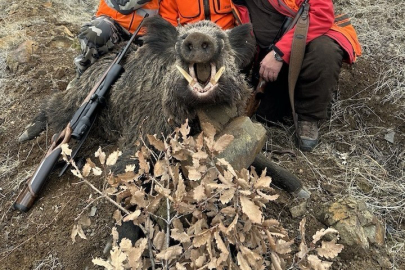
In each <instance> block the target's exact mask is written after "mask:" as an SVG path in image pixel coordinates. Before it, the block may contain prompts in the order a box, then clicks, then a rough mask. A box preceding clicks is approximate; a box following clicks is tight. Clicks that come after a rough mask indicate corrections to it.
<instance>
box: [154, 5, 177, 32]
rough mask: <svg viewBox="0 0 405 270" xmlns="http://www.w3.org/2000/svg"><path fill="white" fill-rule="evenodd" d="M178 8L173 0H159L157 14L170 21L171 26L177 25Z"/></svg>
mask: <svg viewBox="0 0 405 270" xmlns="http://www.w3.org/2000/svg"><path fill="white" fill-rule="evenodd" d="M178 14H179V10H178V8H177V2H176V1H175V0H161V2H160V7H159V15H160V16H161V17H162V18H163V19H165V20H166V21H168V22H169V23H171V24H172V25H173V26H175V27H177V26H178V21H177V19H178V18H179V15H178Z"/></svg>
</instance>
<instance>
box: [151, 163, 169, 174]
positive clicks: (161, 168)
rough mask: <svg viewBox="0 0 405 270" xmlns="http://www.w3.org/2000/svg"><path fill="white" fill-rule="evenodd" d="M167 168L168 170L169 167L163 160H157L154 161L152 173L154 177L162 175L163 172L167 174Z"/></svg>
mask: <svg viewBox="0 0 405 270" xmlns="http://www.w3.org/2000/svg"><path fill="white" fill-rule="evenodd" d="M168 170H169V167H168V166H167V163H166V161H165V160H158V161H157V162H156V163H155V166H154V168H153V175H154V176H155V177H159V176H162V175H163V174H164V173H166V174H167V172H168Z"/></svg>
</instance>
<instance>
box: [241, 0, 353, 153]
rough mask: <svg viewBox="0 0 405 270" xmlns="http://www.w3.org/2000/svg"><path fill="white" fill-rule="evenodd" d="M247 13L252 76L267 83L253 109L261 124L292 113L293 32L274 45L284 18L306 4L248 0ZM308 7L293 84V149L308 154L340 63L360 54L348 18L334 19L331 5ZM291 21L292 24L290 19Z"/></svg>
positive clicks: (316, 2)
mask: <svg viewBox="0 0 405 270" xmlns="http://www.w3.org/2000/svg"><path fill="white" fill-rule="evenodd" d="M244 2H245V3H244V5H246V7H247V8H248V11H249V13H250V19H251V22H252V24H253V31H254V34H255V37H256V42H257V45H258V50H259V53H258V56H257V61H256V62H257V63H259V64H257V65H255V66H256V71H257V72H258V74H259V75H260V77H261V78H263V79H264V80H265V81H267V82H269V83H267V86H266V91H265V92H264V98H263V99H262V102H261V103H260V106H259V108H258V110H257V115H258V116H259V118H262V119H264V120H265V121H280V120H282V118H283V117H284V116H285V115H288V113H289V114H291V106H290V104H291V103H289V99H288V95H289V91H288V73H289V63H290V56H291V49H292V43H293V39H294V30H295V27H293V28H292V29H290V30H288V31H287V32H286V33H285V34H284V35H282V36H281V37H280V38H279V39H278V40H276V36H277V34H278V33H279V31H280V29H282V26H283V24H284V23H285V21H286V18H294V17H295V15H296V13H297V11H298V10H299V8H300V6H301V4H302V3H303V2H304V0H249V1H244ZM305 2H306V3H307V4H308V5H309V10H308V14H309V16H308V18H309V26H308V27H307V36H306V42H305V44H304V50H305V52H304V58H303V60H302V62H301V63H300V64H301V65H300V67H299V74H298V79H297V80H296V85H295V99H293V100H294V104H295V106H294V107H295V111H296V113H297V116H298V118H297V119H298V121H296V122H298V124H297V127H296V129H297V130H296V135H297V136H296V142H297V146H298V147H299V148H300V149H301V150H302V151H312V150H313V149H314V148H315V146H317V145H318V143H319V134H318V133H319V132H318V121H320V120H323V119H327V117H328V110H329V106H330V104H331V101H332V96H333V95H332V94H333V92H334V90H335V89H336V85H337V83H338V79H339V73H340V69H341V67H342V62H343V61H344V62H347V63H349V64H352V63H354V62H355V60H356V57H358V56H360V55H361V47H360V44H359V42H358V40H357V34H356V32H355V30H354V28H353V26H352V25H351V23H350V18H349V17H348V16H347V15H339V16H336V15H335V13H334V8H333V3H332V0H306V1H305ZM290 21H291V20H290Z"/></svg>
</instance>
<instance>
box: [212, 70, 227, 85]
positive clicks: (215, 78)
mask: <svg viewBox="0 0 405 270" xmlns="http://www.w3.org/2000/svg"><path fill="white" fill-rule="evenodd" d="M224 71H225V67H224V66H222V67H221V68H220V69H219V70H218V72H217V73H216V74H215V76H214V83H217V82H218V80H219V78H221V76H222V74H223V73H224Z"/></svg>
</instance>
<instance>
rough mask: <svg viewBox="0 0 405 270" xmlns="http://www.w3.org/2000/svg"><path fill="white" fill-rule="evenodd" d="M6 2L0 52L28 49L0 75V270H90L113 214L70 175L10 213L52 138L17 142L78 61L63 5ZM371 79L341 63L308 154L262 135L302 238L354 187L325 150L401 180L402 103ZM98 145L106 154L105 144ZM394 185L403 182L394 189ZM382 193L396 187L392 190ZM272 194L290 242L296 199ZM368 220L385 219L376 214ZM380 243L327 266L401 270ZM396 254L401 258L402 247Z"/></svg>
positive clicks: (367, 67)
mask: <svg viewBox="0 0 405 270" xmlns="http://www.w3.org/2000/svg"><path fill="white" fill-rule="evenodd" d="M11 2H12V3H11V5H10V4H7V5H6V3H4V2H1V6H0V7H1V10H3V11H2V12H1V17H0V24H3V25H7V24H11V22H13V23H16V21H20V23H19V24H18V23H17V24H18V25H19V27H18V31H19V33H20V30H21V29H22V30H23V31H24V36H15V35H13V32H10V33H9V34H8V35H5V34H2V35H1V36H0V46H3V48H4V47H7V46H6V45H4V44H9V47H7V49H8V50H9V51H12V50H15V49H16V48H17V47H18V46H19V45H20V44H22V43H23V42H25V41H32V42H33V43H32V46H31V48H32V50H33V52H32V55H31V56H30V57H29V59H28V60H27V61H21V63H19V65H18V67H15V66H14V67H13V68H10V67H8V68H4V69H2V70H1V71H2V72H3V75H2V77H1V78H2V81H1V82H2V83H0V88H1V99H2V102H1V104H2V106H1V108H0V110H1V112H0V145H1V149H0V163H1V167H0V176H1V178H0V239H1V241H0V269H99V268H97V267H95V266H94V265H93V264H92V262H91V260H92V259H93V258H95V257H103V256H104V255H103V254H102V252H103V248H104V246H105V243H106V239H107V238H108V236H109V234H110V232H111V226H112V225H113V219H112V214H113V211H114V210H115V208H114V206H113V205H111V204H110V203H108V202H107V201H106V200H104V199H103V198H99V197H98V195H97V194H96V193H95V192H94V191H93V190H91V189H90V188H89V187H88V186H87V185H86V184H84V183H81V182H80V181H79V180H78V179H77V178H75V177H73V176H72V174H71V173H70V172H68V173H66V174H64V175H63V176H62V177H60V178H59V177H57V175H56V174H52V176H51V177H50V179H49V181H48V183H47V185H46V186H45V188H44V190H43V192H42V193H41V196H40V198H39V199H38V200H37V201H36V203H35V205H34V207H33V208H32V209H31V210H30V211H29V212H28V213H20V212H18V211H15V210H13V209H12V204H13V202H14V200H15V198H16V196H17V195H18V192H19V191H20V190H21V189H22V187H23V184H24V181H25V179H26V178H27V177H28V176H29V175H31V174H32V172H33V170H34V169H35V167H36V166H37V165H38V164H39V162H40V160H41V158H42V157H43V155H44V153H45V152H46V150H47V147H48V144H49V139H50V137H51V136H52V134H50V133H46V134H43V135H42V136H40V137H38V138H36V139H34V140H33V141H30V142H25V143H18V141H17V139H18V136H19V135H20V134H21V132H22V131H23V130H24V127H25V125H27V124H28V122H29V120H30V119H31V117H32V116H33V115H35V114H36V113H37V112H38V110H39V106H40V104H41V101H42V100H44V99H47V98H48V97H49V95H50V94H52V93H53V92H57V91H63V90H64V89H65V88H66V86H67V84H68V83H69V81H70V80H71V79H72V78H73V77H74V69H73V64H72V59H73V58H74V57H75V56H76V55H77V54H78V45H77V41H76V39H75V38H74V37H75V35H76V34H77V33H78V30H79V26H80V23H77V24H73V23H70V22H68V21H66V20H64V19H63V17H61V16H60V8H62V7H63V6H61V4H60V3H58V2H56V1H45V0H44V1H11ZM79 2H81V1H79ZM89 14H90V13H89ZM27 18H28V20H27ZM89 18H90V15H89ZM16 29H17V28H16ZM10 44H11V45H10ZM12 69H14V70H12ZM374 72H378V70H376V68H375V66H374V65H373V64H372V63H370V62H366V61H364V60H363V59H361V58H360V59H359V61H358V63H356V65H355V67H347V66H345V67H344V68H343V69H342V74H341V79H340V84H339V93H340V94H339V99H338V101H337V103H336V104H335V107H334V110H335V111H334V114H333V115H332V119H331V120H330V121H326V122H324V123H323V124H322V127H321V134H323V137H322V142H321V145H320V147H319V148H317V149H316V150H315V151H314V152H313V153H305V154H304V153H301V152H299V151H297V149H296V148H295V147H294V144H293V140H292V138H291V135H290V134H289V133H288V132H287V131H286V129H285V128H283V127H282V128H278V127H272V128H269V133H270V135H271V136H270V139H269V142H268V144H267V150H268V152H267V154H268V155H269V156H270V157H271V158H272V159H273V161H275V162H277V163H279V164H280V165H282V166H283V167H285V168H287V169H289V170H290V171H292V172H293V173H294V174H296V175H297V176H298V177H299V178H300V179H302V181H303V183H304V185H305V186H306V187H308V189H309V190H310V191H311V193H312V196H311V200H310V201H309V202H308V206H307V213H306V216H307V234H308V235H312V234H313V233H314V232H315V231H317V230H319V229H321V228H324V227H325V225H323V224H321V223H320V222H319V221H318V220H317V219H316V218H315V216H316V215H315V212H316V211H317V209H319V206H320V205H322V204H323V203H325V202H328V201H331V200H333V199H335V198H338V197H346V196H348V195H350V194H351V190H352V189H351V188H352V187H353V186H352V185H351V183H349V182H350V179H349V180H347V178H344V175H345V170H346V172H347V171H348V169H347V168H346V169H341V168H340V167H339V166H336V163H335V162H336V161H335V159H332V157H331V156H330V153H332V152H333V153H346V152H350V153H355V154H356V157H365V158H367V156H368V157H372V159H373V160H374V161H375V162H376V163H378V164H380V165H379V166H381V167H384V168H385V170H386V171H387V172H388V173H389V174H390V175H397V176H398V179H401V178H400V176H401V173H402V175H403V171H402V172H401V168H403V167H401V166H403V164H402V165H401V163H400V162H401V157H402V160H403V158H404V155H405V154H404V150H405V147H404V145H405V136H404V132H405V125H404V118H401V117H398V115H396V114H395V113H393V112H395V111H398V110H401V106H400V105H398V104H392V103H385V104H384V103H383V102H381V96H378V95H370V93H369V92H367V89H368V88H369V86H372V85H375V84H376V83H377V82H378V79H379V78H378V77H377V76H373V75H371V74H373V73H374ZM342 108H343V109H342ZM359 130H364V132H365V133H367V135H368V137H364V139H360V140H356V142H353V140H354V138H353V137H351V134H354V133H356V131H359ZM386 130H394V131H395V134H396V137H395V143H394V144H392V143H390V142H388V141H387V140H385V139H384V134H385V131H386ZM370 140H373V144H372V145H373V146H374V147H375V148H373V149H371V148H370V147H368V146H367V144H366V142H365V141H370ZM99 144H100V142H98V141H95V139H94V138H90V139H89V141H88V144H87V145H88V146H85V147H84V148H83V149H82V151H81V153H82V155H84V156H86V155H87V156H89V155H91V154H92V153H94V151H95V150H97V145H99ZM102 146H103V147H107V149H108V147H110V148H111V149H113V146H106V145H102ZM286 148H287V149H292V150H294V151H295V153H296V156H295V157H293V156H290V155H279V154H277V152H274V151H275V150H280V149H286ZM331 149H332V150H331ZM272 151H273V152H272ZM376 152H378V153H377V154H378V155H376ZM393 155H396V156H395V157H392V156H393ZM401 155H402V156H401ZM376 156H377V157H378V158H376ZM387 160H388V161H391V163H390V162H387ZM393 163H395V164H393ZM397 163H398V164H399V165H398V164H397ZM390 168H393V169H390ZM90 180H91V181H92V183H93V184H94V185H95V186H96V187H97V188H98V189H100V190H103V189H104V188H105V181H104V179H96V178H95V179H90ZM398 185H403V182H401V183H398ZM391 189H395V186H393V187H392V188H391ZM280 194H281V197H280V199H279V200H278V201H277V202H276V203H275V204H274V205H271V206H269V207H268V213H267V214H268V215H269V216H272V217H275V218H277V219H279V220H280V221H281V222H282V224H284V227H285V228H286V229H287V230H288V231H289V233H290V234H291V235H290V236H291V237H294V236H296V235H297V234H298V224H299V222H300V220H301V218H293V217H292V216H291V214H290V211H289V208H290V207H291V206H294V204H296V203H297V201H296V200H294V198H293V197H292V196H291V195H289V194H287V193H285V192H283V191H280ZM376 215H377V216H379V217H380V218H382V219H383V218H384V215H381V214H379V213H376ZM89 220H90V223H89V222H88V221H89ZM400 220H402V219H400ZM77 222H82V224H85V223H86V225H85V226H83V227H84V228H85V229H84V232H85V234H86V237H87V240H85V239H80V238H76V242H75V243H73V241H72V239H71V232H72V228H73V226H74V225H75V224H77ZM384 225H386V226H387V227H389V226H390V227H392V228H394V230H403V229H405V228H404V226H405V224H404V222H403V221H400V222H399V223H397V224H388V225H389V226H388V225H387V223H385V224H384ZM389 240H390V239H387V243H386V245H385V246H383V247H375V246H372V247H371V248H370V249H369V250H368V251H360V250H356V249H355V248H352V249H350V248H349V249H345V250H344V252H343V253H342V254H341V256H339V257H338V258H337V259H336V260H335V262H334V264H333V267H332V269H353V270H356V269H359V270H360V269H373V270H374V269H405V266H404V265H405V261H404V259H405V257H396V258H395V259H394V258H393V255H392V253H391V251H392V248H391V246H390V245H393V242H392V241H391V242H390V241H389ZM391 240H392V239H391ZM400 252H404V251H403V249H400ZM381 258H385V259H386V260H387V261H390V262H391V263H392V264H391V266H392V268H387V264H383V263H381ZM100 269H101V268H100Z"/></svg>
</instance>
